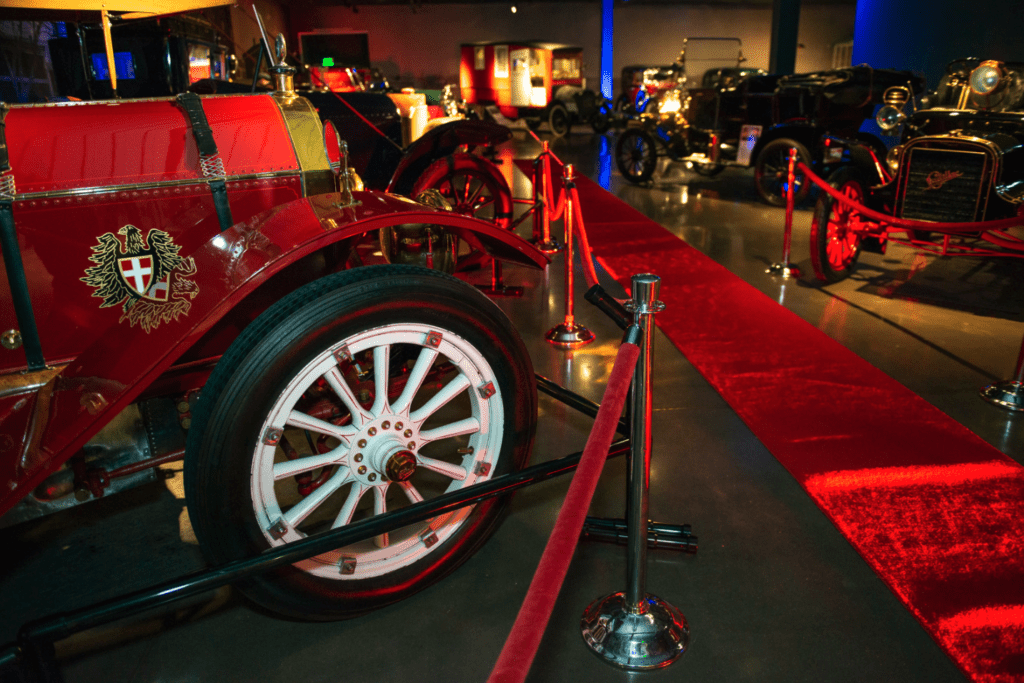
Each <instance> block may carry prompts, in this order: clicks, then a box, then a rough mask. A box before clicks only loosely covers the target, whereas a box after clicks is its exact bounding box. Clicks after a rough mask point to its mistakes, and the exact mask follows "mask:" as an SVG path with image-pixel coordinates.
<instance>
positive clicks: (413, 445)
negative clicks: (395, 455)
mask: <svg viewBox="0 0 1024 683" xmlns="http://www.w3.org/2000/svg"><path fill="white" fill-rule="evenodd" d="M405 447H406V448H408V449H409V450H410V451H412V450H416V442H415V441H410V442H409V443H408V444H406V446H405Z"/></svg>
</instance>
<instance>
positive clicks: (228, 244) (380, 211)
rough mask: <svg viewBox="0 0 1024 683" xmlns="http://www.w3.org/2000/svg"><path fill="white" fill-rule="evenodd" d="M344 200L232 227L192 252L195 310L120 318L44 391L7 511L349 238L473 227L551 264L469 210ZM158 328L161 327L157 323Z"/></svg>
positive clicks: (302, 205)
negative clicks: (230, 320) (192, 353)
mask: <svg viewBox="0 0 1024 683" xmlns="http://www.w3.org/2000/svg"><path fill="white" fill-rule="evenodd" d="M354 197H355V199H356V200H357V201H358V202H360V203H359V204H358V205H355V206H352V207H344V208H342V207H339V206H338V201H339V199H340V195H338V194H328V195H318V196H315V197H308V198H305V199H299V200H296V201H293V202H290V203H287V204H282V205H280V206H277V207H275V208H273V209H270V210H268V211H266V212H264V213H262V214H259V215H257V216H255V217H253V218H252V219H250V220H248V221H246V222H244V223H239V224H237V225H235V226H234V227H232V228H231V229H229V230H226V231H225V232H222V233H220V234H218V235H216V236H214V237H213V238H211V239H210V240H209V241H208V242H206V243H205V244H203V245H202V246H200V247H199V248H198V249H197V250H196V251H195V252H193V253H192V254H189V256H191V258H192V259H193V261H194V271H193V273H194V274H192V275H190V276H189V277H190V278H191V279H192V280H193V281H194V282H193V284H194V285H195V286H196V288H197V289H198V291H197V292H196V294H195V296H194V298H193V299H192V300H191V301H190V307H189V309H188V311H187V313H186V314H184V315H180V316H179V317H178V318H177V319H174V320H170V321H167V322H163V323H161V324H160V325H159V327H158V329H155V330H153V332H152V333H151V332H148V331H146V330H144V329H143V328H142V327H140V326H134V325H130V324H129V323H128V321H123V322H120V323H118V324H116V325H113V326H112V327H111V328H110V329H109V330H108V331H107V333H105V334H104V335H103V336H102V337H101V338H100V341H98V342H97V343H96V344H93V345H92V346H90V347H89V348H87V349H86V350H85V351H84V352H82V354H81V355H79V356H78V357H77V358H75V359H74V360H73V361H72V362H71V363H69V364H68V365H67V366H66V367H65V368H64V369H63V370H62V371H61V372H60V373H58V374H57V375H56V376H55V377H53V379H51V380H50V381H49V382H48V383H47V384H46V385H45V386H44V387H43V388H42V389H41V390H40V391H39V393H38V395H37V397H36V401H35V406H34V414H33V416H32V420H31V428H30V429H31V433H29V434H28V435H26V439H25V443H26V444H28V445H27V446H26V447H25V450H24V451H23V453H22V454H21V456H20V459H19V462H18V463H17V466H16V467H15V468H6V467H5V468H4V472H5V473H13V472H16V473H17V474H16V476H15V479H13V480H12V479H10V477H11V474H7V476H6V477H5V478H8V481H5V482H2V489H0V490H2V493H0V514H3V513H4V512H6V511H7V510H8V509H10V507H11V506H13V505H14V503H15V502H17V501H18V500H20V499H21V498H22V497H23V496H24V495H26V494H27V493H28V492H29V491H31V490H32V489H33V488H34V487H35V486H37V485H38V484H39V483H40V482H42V481H43V479H44V478H45V477H46V476H48V475H49V474H50V473H52V472H53V471H54V470H56V469H57V468H58V467H60V465H62V464H63V463H64V462H65V461H66V460H67V459H68V458H70V457H71V456H72V455H73V454H74V453H76V452H77V451H78V450H79V449H80V448H81V447H82V446H83V445H84V444H85V443H86V442H87V441H88V440H89V439H90V438H92V436H93V435H95V434H96V432H98V431H99V430H100V429H101V428H102V427H103V425H104V424H106V423H107V422H108V421H109V419H110V418H111V417H113V416H114V415H116V414H117V413H119V412H120V411H121V410H123V409H124V408H125V407H126V406H127V405H129V404H130V403H131V402H132V401H134V400H135V398H136V397H137V396H138V395H139V394H140V393H142V391H143V390H145V388H146V387H147V386H149V385H150V384H151V383H152V382H153V381H154V380H156V379H157V378H158V377H159V376H160V375H161V374H162V373H163V372H164V371H166V370H167V369H168V368H169V367H170V366H171V365H172V364H173V363H174V362H175V361H176V360H177V359H178V358H180V357H181V355H182V354H183V353H185V351H186V350H188V349H189V348H190V347H191V346H192V345H193V344H195V343H196V341H197V340H199V339H200V337H202V336H203V334H205V333H206V332H207V331H209V330H210V329H211V328H212V327H213V326H214V325H215V324H217V322H218V321H220V320H221V319H222V318H223V317H224V316H225V315H226V314H227V313H228V312H229V311H231V310H232V309H233V308H234V307H235V306H237V305H239V304H240V303H241V302H242V301H243V300H244V299H245V298H246V297H247V296H248V295H250V294H251V293H252V292H253V291H254V290H256V288H257V287H259V286H260V285H261V284H263V283H264V282H266V281H267V280H268V279H269V278H270V277H271V276H273V275H274V274H276V273H278V272H279V271H281V270H282V269H284V268H286V267H287V266H289V265H290V264H292V263H294V262H296V261H297V260H298V259H301V258H303V257H304V256H307V255H308V254H311V253H313V252H316V251H317V250H320V249H322V248H324V247H326V246H328V245H330V244H333V243H335V242H338V241H340V240H344V239H347V238H349V237H354V236H357V235H361V234H365V233H367V232H371V231H376V230H379V229H381V228H386V227H390V226H393V225H403V224H408V223H426V224H432V225H442V226H445V227H446V228H448V229H450V230H452V231H453V232H455V233H456V234H459V235H460V236H461V235H465V234H472V235H473V236H475V237H476V239H477V240H479V241H480V242H481V243H483V244H484V246H485V247H486V248H487V249H488V251H489V252H490V253H491V255H493V256H495V257H497V258H501V259H505V260H509V261H515V262H517V263H522V264H525V265H528V266H534V267H544V266H545V265H547V263H548V262H549V259H548V258H547V256H545V255H544V254H542V253H541V252H539V251H537V249H536V248H535V247H533V246H532V245H531V244H530V243H528V242H526V241H525V240H524V239H522V238H521V237H519V236H518V235H515V234H514V233H511V232H508V231H506V230H502V229H500V228H496V227H495V226H493V225H491V224H490V223H486V222H484V221H480V220H478V219H475V218H471V217H468V216H460V215H458V214H453V213H449V212H446V211H438V210H434V209H430V208H427V207H425V206H423V205H422V204H418V203H416V202H413V201H411V200H408V199H404V198H402V197H398V196H394V195H387V194H381V193H375V192H356V193H354ZM150 329H151V330H152V329H153V328H150Z"/></svg>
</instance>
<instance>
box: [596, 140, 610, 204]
mask: <svg viewBox="0 0 1024 683" xmlns="http://www.w3.org/2000/svg"><path fill="white" fill-rule="evenodd" d="M600 137H601V147H600V148H599V149H598V152H597V154H598V156H597V184H598V185H600V186H601V187H603V188H604V189H606V190H607V189H608V188H609V187H610V186H611V184H612V146H611V145H610V144H609V143H608V136H607V135H602V136H600Z"/></svg>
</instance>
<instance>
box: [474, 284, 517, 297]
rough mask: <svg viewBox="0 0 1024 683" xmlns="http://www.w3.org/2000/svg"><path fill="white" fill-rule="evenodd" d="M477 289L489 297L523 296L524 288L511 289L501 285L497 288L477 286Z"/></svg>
mask: <svg viewBox="0 0 1024 683" xmlns="http://www.w3.org/2000/svg"><path fill="white" fill-rule="evenodd" d="M476 288H477V289H479V290H480V291H481V292H483V293H484V294H486V295H487V296H522V295H523V288H522V287H509V286H505V285H501V286H499V287H495V286H494V285H477V286H476Z"/></svg>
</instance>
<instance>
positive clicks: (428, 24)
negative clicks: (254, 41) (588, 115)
mask: <svg viewBox="0 0 1024 683" xmlns="http://www.w3.org/2000/svg"><path fill="white" fill-rule="evenodd" d="M516 4H517V10H518V11H517V12H516V13H515V14H513V13H512V12H511V11H510V6H511V2H510V3H509V4H504V3H500V4H493V3H486V4H470V3H465V4H444V5H434V4H429V5H420V6H418V7H417V9H416V11H415V12H413V10H412V7H411V6H410V5H383V6H372V7H370V6H360V7H359V11H358V13H354V12H353V11H352V10H351V9H346V8H343V7H310V6H303V7H302V8H301V10H300V9H299V8H298V7H293V8H292V9H291V13H290V15H289V19H290V22H289V23H290V28H291V30H292V31H293V33H292V35H294V34H295V33H297V32H298V31H311V30H315V29H328V28H334V29H347V30H357V31H367V32H369V37H370V55H371V58H372V60H373V63H374V66H377V67H378V68H381V69H382V70H383V71H384V73H385V75H387V76H388V77H389V78H391V79H392V81H393V82H395V81H398V83H399V84H401V85H416V86H420V87H430V86H436V85H438V84H440V83H446V82H458V74H459V49H458V46H459V44H460V43H468V42H476V41H491V40H494V41H497V40H516V39H519V40H546V41H552V42H561V43H569V44H572V45H579V46H581V47H582V48H583V50H584V53H583V54H584V59H585V60H586V64H585V66H584V73H585V74H586V76H587V80H588V84H589V85H590V87H592V88H594V89H596V88H597V87H598V82H599V81H598V79H599V72H600V50H601V42H600V41H601V5H600V3H596V2H564V3H532V2H517V3H516ZM854 15H855V7H854V6H853V5H805V6H804V7H802V9H801V12H800V35H799V42H800V43H801V44H803V45H804V46H805V47H803V48H801V49H800V50H799V51H798V55H797V61H796V65H797V70H798V71H812V70H817V69H826V68H829V66H830V65H831V58H832V44H833V43H834V42H836V41H840V40H848V39H849V38H850V37H852V35H853V24H854ZM614 21H615V67H614V68H615V72H614V74H613V78H614V81H615V83H616V87H617V84H618V80H619V79H618V74H619V71H620V70H621V68H622V67H623V66H625V65H627V64H667V63H670V62H672V61H673V60H674V59H675V58H676V57H677V56H678V55H679V50H680V48H681V47H682V44H683V39H684V38H686V37H690V36H726V37H738V38H740V39H741V40H742V41H743V53H744V55H745V56H746V57H747V62H746V65H748V66H753V67H759V68H767V67H768V54H769V48H770V30H771V9H770V8H759V7H758V8H754V7H749V6H745V7H744V6H741V7H723V6H721V5H677V6H670V5H630V4H625V5H619V6H617V7H616V10H615V19H614Z"/></svg>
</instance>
